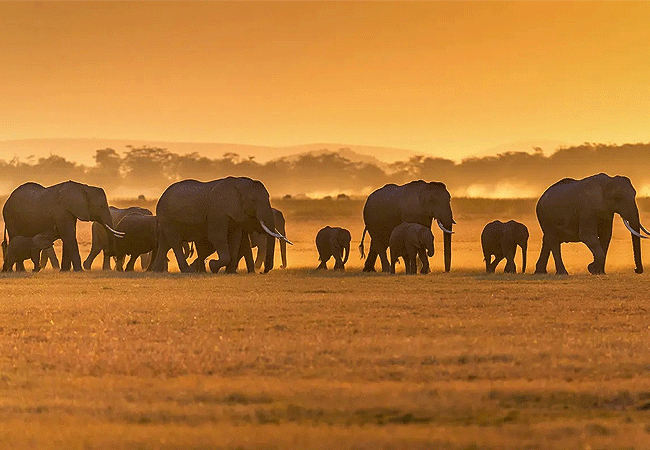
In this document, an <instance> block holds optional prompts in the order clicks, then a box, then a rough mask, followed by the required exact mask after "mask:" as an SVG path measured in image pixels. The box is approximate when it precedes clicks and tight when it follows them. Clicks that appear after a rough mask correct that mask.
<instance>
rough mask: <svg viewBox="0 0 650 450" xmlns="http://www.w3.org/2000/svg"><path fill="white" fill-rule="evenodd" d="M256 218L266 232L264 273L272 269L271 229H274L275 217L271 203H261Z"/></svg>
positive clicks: (273, 239) (273, 244)
mask: <svg viewBox="0 0 650 450" xmlns="http://www.w3.org/2000/svg"><path fill="white" fill-rule="evenodd" d="M257 218H258V219H259V221H260V224H261V225H262V228H263V229H264V231H265V232H266V255H265V256H266V257H265V259H264V273H267V272H269V271H270V270H271V269H273V260H274V258H275V238H276V236H274V235H273V234H271V233H272V231H271V230H275V218H274V216H273V211H272V210H271V205H263V206H261V207H260V208H258V210H257Z"/></svg>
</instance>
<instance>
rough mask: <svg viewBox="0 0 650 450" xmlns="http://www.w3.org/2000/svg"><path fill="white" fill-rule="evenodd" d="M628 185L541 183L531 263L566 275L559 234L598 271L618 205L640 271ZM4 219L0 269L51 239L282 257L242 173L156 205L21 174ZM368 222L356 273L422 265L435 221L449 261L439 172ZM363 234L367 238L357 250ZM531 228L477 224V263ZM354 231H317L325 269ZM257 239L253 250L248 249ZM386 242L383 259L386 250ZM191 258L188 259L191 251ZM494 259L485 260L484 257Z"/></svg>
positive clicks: (159, 257) (146, 263)
mask: <svg viewBox="0 0 650 450" xmlns="http://www.w3.org/2000/svg"><path fill="white" fill-rule="evenodd" d="M635 198H636V191H635V190H634V187H633V186H632V183H631V182H630V180H629V179H628V178H626V177H622V176H615V177H610V176H608V175H606V174H602V173H601V174H597V175H593V176H591V177H587V178H584V179H581V180H574V179H570V178H566V179H563V180H560V181H558V182H557V183H555V184H553V185H552V186H550V187H549V188H548V189H547V190H546V191H545V192H544V193H543V194H542V196H541V197H540V199H539V201H538V202H537V206H536V213H537V218H538V221H539V224H540V227H541V229H542V232H543V238H542V248H541V251H540V255H539V259H538V261H537V264H536V267H535V273H546V267H547V264H548V259H549V256H550V254H553V259H554V261H555V267H556V273H557V274H567V271H566V268H565V266H564V263H563V261H562V256H561V253H560V245H561V244H562V243H565V242H582V243H584V244H585V245H586V246H587V247H588V248H589V250H590V251H591V253H592V254H593V258H594V260H593V262H592V263H590V264H589V265H588V270H589V272H590V273H592V274H600V273H604V271H605V258H606V255H607V250H608V247H609V243H610V240H611V237H612V226H613V219H614V214H619V215H620V216H621V218H622V219H623V223H624V224H625V226H626V227H627V228H628V230H629V231H630V233H631V235H632V248H633V252H634V263H635V269H634V270H635V272H636V273H642V272H643V264H642V261H641V246H640V239H641V238H646V236H644V235H643V234H641V233H645V234H646V235H650V232H648V231H647V230H646V229H645V228H644V227H643V225H641V222H640V219H639V211H638V208H637V205H636V200H635ZM2 214H3V218H4V222H5V230H4V240H3V242H2V248H3V256H4V259H3V271H10V270H12V269H13V267H14V266H15V267H16V270H24V261H25V260H27V259H31V261H32V262H33V264H34V271H38V270H39V269H40V268H41V267H44V265H45V263H46V262H47V260H48V259H49V260H50V261H51V262H52V265H53V267H58V266H59V261H58V259H57V258H56V254H55V253H54V250H53V243H54V242H55V241H56V240H58V239H61V240H62V242H63V252H62V258H61V263H60V268H61V270H62V271H68V270H70V269H71V268H72V269H74V270H75V271H80V270H83V269H86V270H89V269H90V267H91V266H92V263H93V261H94V259H95V258H96V257H97V256H98V255H99V253H101V252H103V264H102V267H103V269H110V267H111V264H110V260H111V258H115V260H116V269H117V270H123V267H124V261H125V259H126V256H127V255H129V256H130V259H129V261H128V262H127V263H126V268H125V269H126V270H127V271H129V270H133V269H134V265H135V262H136V260H137V259H138V258H140V261H141V266H142V268H143V269H146V270H152V271H155V272H163V271H166V270H167V263H168V259H167V254H168V252H169V250H172V251H173V253H174V256H175V257H176V262H177V263H178V267H179V269H180V271H181V272H206V260H207V259H208V258H209V257H210V256H211V255H213V254H215V253H216V259H211V260H209V261H208V267H209V269H210V271H211V272H213V273H217V272H219V271H220V269H221V268H224V270H225V272H227V273H234V272H236V271H237V267H238V265H239V262H240V261H241V259H242V258H243V259H244V260H245V263H246V268H247V271H248V272H254V271H256V270H260V269H262V266H263V272H264V273H266V272H268V271H270V270H271V269H272V268H273V261H274V252H275V241H276V239H277V240H279V241H280V249H281V253H282V266H281V267H286V266H287V260H286V245H287V244H291V242H290V241H289V240H288V239H287V237H286V229H285V220H284V216H283V215H282V213H281V212H280V211H279V210H277V209H274V208H272V207H271V203H270V196H269V193H268V191H267V190H266V187H265V186H264V185H263V184H262V183H261V182H260V181H257V180H252V179H250V178H246V177H226V178H222V179H218V180H214V181H210V182H201V181H196V180H182V181H179V182H176V183H174V184H172V185H170V186H169V187H168V188H167V189H166V190H165V191H164V192H163V194H162V195H161V197H160V199H159V200H158V203H157V205H156V211H155V214H154V213H153V212H152V211H150V210H148V209H144V208H137V207H131V208H126V209H119V208H115V207H112V206H111V207H109V206H108V203H107V199H106V194H105V193H104V190H103V189H101V188H99V187H95V186H88V185H85V184H81V183H77V182H74V181H66V182H63V183H59V184H57V185H54V186H50V187H43V186H41V185H39V184H36V183H31V182H30V183H25V184H23V185H21V186H19V187H18V188H16V189H15V190H14V191H13V192H12V193H11V195H10V196H9V198H8V199H7V201H6V202H5V205H4V207H3V210H2ZM77 220H81V221H91V222H93V225H92V245H91V250H90V254H89V255H88V257H87V258H86V260H85V261H84V262H83V265H82V263H81V257H80V254H79V246H78V243H77V238H76V225H77ZM363 220H364V224H365V228H364V230H363V234H362V237H361V243H360V245H359V251H360V253H361V257H362V258H363V257H365V258H366V260H365V264H364V267H363V271H364V272H373V271H375V262H376V260H377V257H379V259H380V261H381V268H382V271H383V272H391V273H395V266H396V264H397V262H398V260H399V259H400V258H401V259H402V260H403V261H404V266H405V271H406V273H408V274H414V273H416V272H417V267H418V265H420V266H421V269H420V272H421V273H428V272H429V271H430V268H429V260H428V258H429V257H431V256H433V254H434V237H433V233H432V232H431V226H432V224H433V222H434V220H435V222H436V224H437V225H438V227H439V228H440V229H441V230H442V232H443V252H444V270H445V272H449V271H450V269H451V238H452V236H451V235H452V234H453V231H452V229H453V226H454V225H455V224H456V222H455V220H454V218H453V213H452V210H451V196H450V194H449V191H448V190H447V188H446V186H445V185H444V184H443V183H439V182H425V181H422V180H417V181H412V182H409V183H406V184H404V185H401V186H399V185H396V184H388V185H386V186H384V187H382V188H379V189H377V190H375V191H374V192H372V193H371V194H370V195H369V196H368V198H367V200H366V203H365V205H364V208H363ZM366 233H367V234H368V235H369V236H370V247H369V249H368V253H367V255H366V254H365V248H364V241H365V237H366ZM528 237H529V233H528V229H527V228H526V226H525V225H524V224H521V223H518V222H515V221H513V220H511V221H509V222H505V223H503V222H500V221H493V222H491V223H489V224H487V225H486V226H485V228H484V229H483V232H482V233H481V246H482V249H483V256H484V259H485V268H486V272H488V273H492V272H494V271H495V269H496V266H497V265H498V264H499V262H500V261H502V260H503V259H506V266H505V272H510V273H514V272H516V266H515V261H514V258H515V251H516V247H517V246H519V247H521V250H522V259H523V261H522V271H524V272H525V270H526V253H527V243H528ZM351 240H352V237H351V234H350V232H349V231H348V230H346V229H344V228H340V227H329V226H327V227H324V228H323V229H321V230H320V231H319V232H318V234H317V236H316V248H317V250H318V254H319V260H320V265H319V266H318V268H319V269H326V268H327V262H328V261H329V260H330V259H331V258H334V260H335V264H334V269H338V270H343V269H344V266H345V264H346V263H347V261H348V258H349V256H350V242H351ZM255 247H257V249H258V251H257V257H256V259H255V260H253V254H252V249H253V248H255ZM389 247H390V259H389V258H388V254H387V250H388V248H389ZM194 254H196V257H195V259H194V261H192V262H191V263H190V262H188V258H191V257H192V256H193V255H194ZM493 258H494V259H493Z"/></svg>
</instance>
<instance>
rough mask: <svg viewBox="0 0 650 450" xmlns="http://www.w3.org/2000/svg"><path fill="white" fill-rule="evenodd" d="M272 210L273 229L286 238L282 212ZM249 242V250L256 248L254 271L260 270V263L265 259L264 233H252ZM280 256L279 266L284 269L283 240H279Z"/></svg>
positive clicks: (284, 249)
mask: <svg viewBox="0 0 650 450" xmlns="http://www.w3.org/2000/svg"><path fill="white" fill-rule="evenodd" d="M272 209H273V218H274V219H275V229H276V230H277V231H278V233H280V234H281V235H282V236H286V235H287V230H286V221H285V220H284V215H283V214H282V211H280V210H279V209H275V208H272ZM250 240H251V248H255V247H257V256H255V270H260V269H261V268H262V262H264V258H265V257H266V244H267V238H266V233H259V232H257V231H253V232H252V233H251V235H250ZM273 245H275V244H273ZM280 256H281V258H282V265H281V266H280V268H281V269H284V268H286V267H287V243H286V241H284V240H280Z"/></svg>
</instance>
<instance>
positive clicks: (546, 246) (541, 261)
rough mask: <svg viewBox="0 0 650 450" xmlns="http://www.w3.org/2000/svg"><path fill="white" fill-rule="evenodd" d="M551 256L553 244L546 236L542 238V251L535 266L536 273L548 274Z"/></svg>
mask: <svg viewBox="0 0 650 450" xmlns="http://www.w3.org/2000/svg"><path fill="white" fill-rule="evenodd" d="M550 255H551V244H550V242H549V238H548V236H547V235H546V234H544V236H543V237H542V249H541V250H540V252H539V258H538V259H537V264H536V265H535V273H537V274H546V273H548V272H547V271H546V266H548V258H549V256H550Z"/></svg>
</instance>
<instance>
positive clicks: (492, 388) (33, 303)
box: [0, 201, 650, 449]
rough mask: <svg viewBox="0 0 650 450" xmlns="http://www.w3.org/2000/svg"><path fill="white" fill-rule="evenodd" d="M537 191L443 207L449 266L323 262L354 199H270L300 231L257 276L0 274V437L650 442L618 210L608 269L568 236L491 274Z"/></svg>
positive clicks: (85, 442) (431, 444) (642, 305)
mask: <svg viewBox="0 0 650 450" xmlns="http://www.w3.org/2000/svg"><path fill="white" fill-rule="evenodd" d="M531 205H534V202H533V203H529V204H526V203H524V204H519V205H516V204H514V203H511V204H507V205H506V204H490V205H488V209H492V210H494V212H491V211H486V210H484V209H481V208H478V207H477V206H476V205H474V206H472V207H470V206H471V205H467V204H463V203H461V202H458V204H454V210H455V212H456V220H457V221H458V222H459V225H458V226H457V227H456V234H455V236H454V244H453V245H454V247H453V248H454V253H453V258H454V259H453V268H452V272H451V273H449V274H444V273H441V272H442V254H441V253H442V252H441V251H440V252H437V253H436V255H435V256H434V257H433V258H432V267H433V269H434V273H433V274H430V275H427V276H409V277H406V276H404V275H396V276H388V275H383V274H369V275H368V274H361V273H360V272H359V269H360V267H361V261H360V260H359V257H358V253H357V252H356V251H355V250H353V252H352V256H351V258H350V262H349V264H348V270H347V272H346V273H343V274H340V273H333V272H331V271H329V272H317V271H315V270H314V269H313V268H314V267H316V265H317V261H316V258H317V257H316V252H315V249H314V246H313V238H314V236H315V234H316V232H317V231H318V229H319V228H320V227H321V226H324V225H326V224H330V225H342V226H346V227H348V228H349V229H350V230H351V231H352V234H353V237H354V239H355V242H354V243H353V245H355V246H356V245H357V244H358V239H359V237H360V235H361V231H362V228H363V226H362V224H361V221H360V218H359V214H360V208H361V206H362V203H359V202H354V201H351V202H350V203H349V204H346V205H344V206H340V205H338V204H337V205H334V206H333V205H325V207H323V203H322V202H321V203H319V202H314V203H309V202H307V203H302V204H296V203H294V204H290V203H289V202H285V203H284V204H282V203H281V202H277V206H278V207H280V209H283V210H285V215H286V216H287V222H288V225H287V230H288V235H289V238H290V239H292V240H294V241H295V243H296V245H295V246H294V247H291V248H290V249H289V265H290V269H288V270H274V271H272V272H271V273H269V274H267V275H259V274H257V275H218V276H214V275H206V276H198V275H183V274H178V273H171V274H166V275H153V274H146V273H144V274H143V273H135V274H117V273H102V272H101V271H92V272H90V273H79V274H74V273H69V274H60V273H57V272H54V271H52V270H46V271H44V272H42V273H39V274H36V275H32V274H13V275H3V276H0V298H1V299H2V301H0V447H1V448H12V449H14V448H15V449H20V448H70V449H75V448H79V449H81V448H84V449H92V448H124V449H132V448H183V449H185V448H205V449H208V448H210V449H213V448H224V449H238V448H242V449H269V448H270V449H273V448H315V449H318V448H323V449H331V448H358V449H366V448H367V449H376V448H387V449H401V448H418V449H420V448H421V449H434V448H435V449H437V448H450V449H456V448H458V449H471V448H494V449H501V448H562V449H566V448H581V449H584V448H593V449H596V448H607V449H611V448H639V449H642V448H650V376H649V375H648V373H649V369H650V349H649V347H648V345H647V342H648V341H649V338H650V328H649V327H650V319H648V314H647V308H648V306H647V298H648V285H649V284H648V276H649V275H648V274H647V273H646V274H643V275H635V274H634V273H633V271H632V265H633V264H632V251H631V244H630V238H629V234H628V233H626V232H625V231H624V228H623V227H622V225H620V224H618V222H617V224H616V228H615V231H614V238H615V239H614V241H613V243H612V247H611V251H610V256H609V259H608V265H607V271H608V275H604V276H598V277H593V276H591V275H588V274H587V273H586V265H587V263H588V262H589V261H590V259H589V253H588V252H587V251H586V249H584V248H583V247H582V246H580V245H578V244H574V245H570V246H569V245H567V246H565V248H564V249H563V251H564V257H565V263H566V265H567V268H568V269H569V271H570V273H572V276H570V277H556V276H553V275H549V276H534V275H528V274H526V275H521V274H519V275H508V276H506V275H503V274H502V273H497V274H495V275H491V276H489V275H485V274H484V273H483V270H484V269H483V267H484V266H483V262H482V260H481V259H482V256H481V252H480V246H479V244H478V238H479V235H480V231H481V228H482V226H483V225H484V224H485V223H487V222H489V221H491V220H493V219H497V218H500V219H502V220H507V219H510V218H514V219H517V220H522V221H524V222H525V223H526V224H527V225H528V226H529V228H530V231H531V242H530V250H529V262H528V268H529V272H530V271H531V269H532V267H533V266H534V263H535V261H536V259H537V253H538V251H539V240H540V237H541V236H540V233H539V227H538V226H537V223H536V221H535V220H534V216H533V215H532V210H531ZM357 210H358V212H355V211H357ZM326 211H329V213H327V212H326ZM326 215H328V218H327V219H325V220H317V219H315V218H314V217H322V216H326ZM643 217H645V215H644V214H643V211H642V218H643ZM647 221H648V222H650V220H647ZM88 229H89V228H88V227H86V226H85V225H80V228H79V236H80V238H79V240H80V243H81V246H82V254H83V256H84V257H85V255H86V254H87V252H88V248H89V246H88V244H89V236H88ZM436 240H437V242H439V241H441V233H440V232H436ZM646 252H647V251H646ZM645 259H646V261H647V260H648V259H647V257H646V258H645ZM517 263H518V266H519V265H520V258H519V256H518V257H517ZM28 265H29V263H28ZM100 265H101V263H100V260H99V258H98V259H97V260H96V261H95V268H98V267H99V266H100ZM647 269H650V267H647ZM502 270H503V263H502V265H501V266H500V267H499V269H498V271H502ZM549 271H551V272H552V271H553V266H552V262H551V264H550V265H549Z"/></svg>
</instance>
